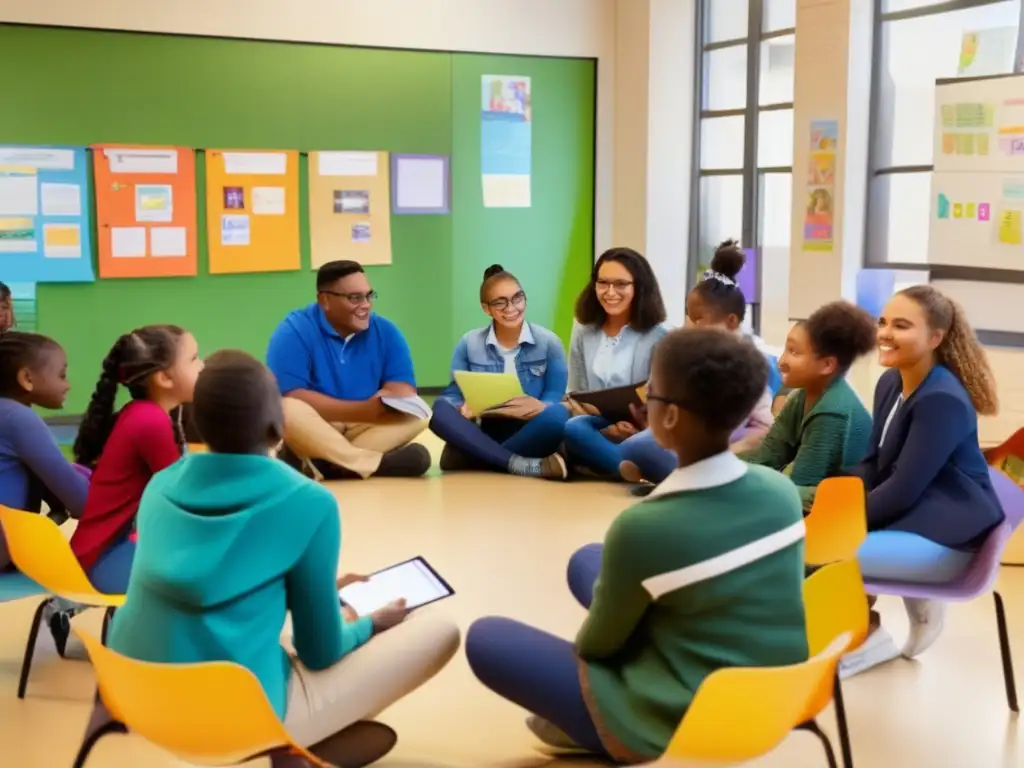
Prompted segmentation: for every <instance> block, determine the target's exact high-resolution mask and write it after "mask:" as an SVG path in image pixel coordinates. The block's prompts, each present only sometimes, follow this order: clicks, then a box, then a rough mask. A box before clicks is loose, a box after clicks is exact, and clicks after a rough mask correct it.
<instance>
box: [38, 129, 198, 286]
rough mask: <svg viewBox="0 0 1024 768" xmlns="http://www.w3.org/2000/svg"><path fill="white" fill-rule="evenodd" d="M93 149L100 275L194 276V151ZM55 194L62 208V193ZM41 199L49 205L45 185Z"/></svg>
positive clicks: (123, 147) (106, 146) (110, 146)
mask: <svg viewBox="0 0 1024 768" xmlns="http://www.w3.org/2000/svg"><path fill="white" fill-rule="evenodd" d="M92 149H93V173H94V175H95V179H96V225H97V230H98V232H99V239H98V246H99V247H98V253H99V274H100V277H101V278H111V277H189V276H194V275H195V274H196V250H197V249H196V163H195V153H194V152H193V151H192V150H191V149H187V148H184V147H149V146H137V145H125V144H98V145H94V146H93V147H92ZM56 186H59V185H56ZM51 195H52V198H51V204H53V205H54V206H56V207H59V206H60V204H61V200H62V198H61V191H60V190H57V189H54V190H52V192H51ZM42 198H43V203H44V205H45V204H46V200H47V193H46V190H45V189H44V190H43V194H42Z"/></svg>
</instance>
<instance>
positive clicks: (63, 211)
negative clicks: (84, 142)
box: [0, 146, 96, 283]
mask: <svg viewBox="0 0 1024 768" xmlns="http://www.w3.org/2000/svg"><path fill="white" fill-rule="evenodd" d="M88 200H89V175H88V171H87V163H86V151H85V148H84V147H30V146H0V259H2V264H3V266H2V268H0V276H2V278H3V280H4V282H8V281H10V282H16V283H88V282H92V281H93V280H95V279H96V277H95V274H94V273H93V268H92V239H91V236H90V230H89V219H88V214H87V211H88Z"/></svg>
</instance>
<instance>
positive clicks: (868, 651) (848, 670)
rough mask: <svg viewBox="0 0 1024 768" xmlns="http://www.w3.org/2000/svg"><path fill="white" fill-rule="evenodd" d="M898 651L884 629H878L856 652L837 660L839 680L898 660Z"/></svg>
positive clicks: (890, 636)
mask: <svg viewBox="0 0 1024 768" xmlns="http://www.w3.org/2000/svg"><path fill="white" fill-rule="evenodd" d="M899 656H900V649H899V648H897V647H896V643H895V642H894V641H893V639H892V635H890V634H889V633H888V632H887V631H886V630H885V629H884V628H882V627H879V628H878V629H876V630H875V631H874V632H872V633H871V634H870V635H868V638H867V640H865V641H864V644H863V645H861V647H860V648H858V649H857V650H856V651H853V652H851V653H847V654H845V655H844V656H843V657H842V658H841V659H840V660H839V679H840V680H845V679H846V678H848V677H853V676H854V675H859V674H860V673H861V672H867V671H868V670H869V669H871V668H872V667H877V666H879V665H880V664H885V663H886V662H887V661H892V660H893V659H898V658H899Z"/></svg>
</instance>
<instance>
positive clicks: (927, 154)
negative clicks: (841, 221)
mask: <svg viewBox="0 0 1024 768" xmlns="http://www.w3.org/2000/svg"><path fill="white" fill-rule="evenodd" d="M875 3H876V7H875V18H876V24H877V26H876V30H875V31H876V33H875V43H874V45H875V49H874V57H873V59H874V61H873V66H874V73H873V74H874V83H873V86H872V87H873V89H874V94H873V95H874V109H873V110H872V115H871V134H872V135H871V148H872V152H871V158H870V162H871V172H872V175H871V185H870V188H869V194H868V238H867V253H866V258H865V262H866V263H867V264H874V265H878V264H886V265H895V266H901V265H902V266H912V265H916V264H925V263H927V258H928V222H929V216H930V202H931V172H932V126H933V121H934V119H935V81H936V80H937V79H940V78H948V77H956V76H957V71H958V66H959V64H960V43H961V40H962V39H963V36H964V33H965V32H980V31H990V30H1007V31H1008V32H1009V34H1008V36H1007V38H1008V39H1010V40H1013V39H1014V38H1015V37H1016V34H1015V31H1016V28H1017V26H1018V24H1019V22H1020V18H1021V0H946V2H936V0H875ZM990 34H991V33H990ZM998 53H1000V54H1001V55H999V56H997V57H996V59H995V60H993V62H991V63H989V62H986V63H987V64H988V65H989V66H993V67H995V68H997V69H998V68H1000V67H1002V71H1005V72H1010V71H1012V65H1013V59H1014V52H1013V50H1012V44H1010V45H1007V46H1006V50H1005V51H1001V52H998ZM984 74H994V72H991V71H990V72H985V73H984Z"/></svg>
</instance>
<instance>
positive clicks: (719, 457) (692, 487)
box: [647, 451, 748, 499]
mask: <svg viewBox="0 0 1024 768" xmlns="http://www.w3.org/2000/svg"><path fill="white" fill-rule="evenodd" d="M747 468H748V466H747V462H745V461H743V460H742V459H740V458H739V457H737V456H736V454H735V453H733V452H732V451H724V452H722V453H717V454H715V455H714V456H709V457H708V458H706V459H702V460H701V461H698V462H697V463H696V464H690V465H689V466H687V467H679V468H678V469H676V470H674V471H673V472H672V474H671V475H669V476H668V477H666V478H665V479H664V480H662V482H661V483H660V484H659V485H658V487H657V488H655V489H654V490H653V491H651V492H650V494H648V496H647V498H648V499H656V498H658V497H659V496H666V495H668V494H670V493H682V492H683V491H703V490H706V489H708V488H717V487H718V486H720V485H728V484H729V483H734V482H736V481H737V480H739V479H740V478H741V477H743V476H744V475H745V474H747Z"/></svg>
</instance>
